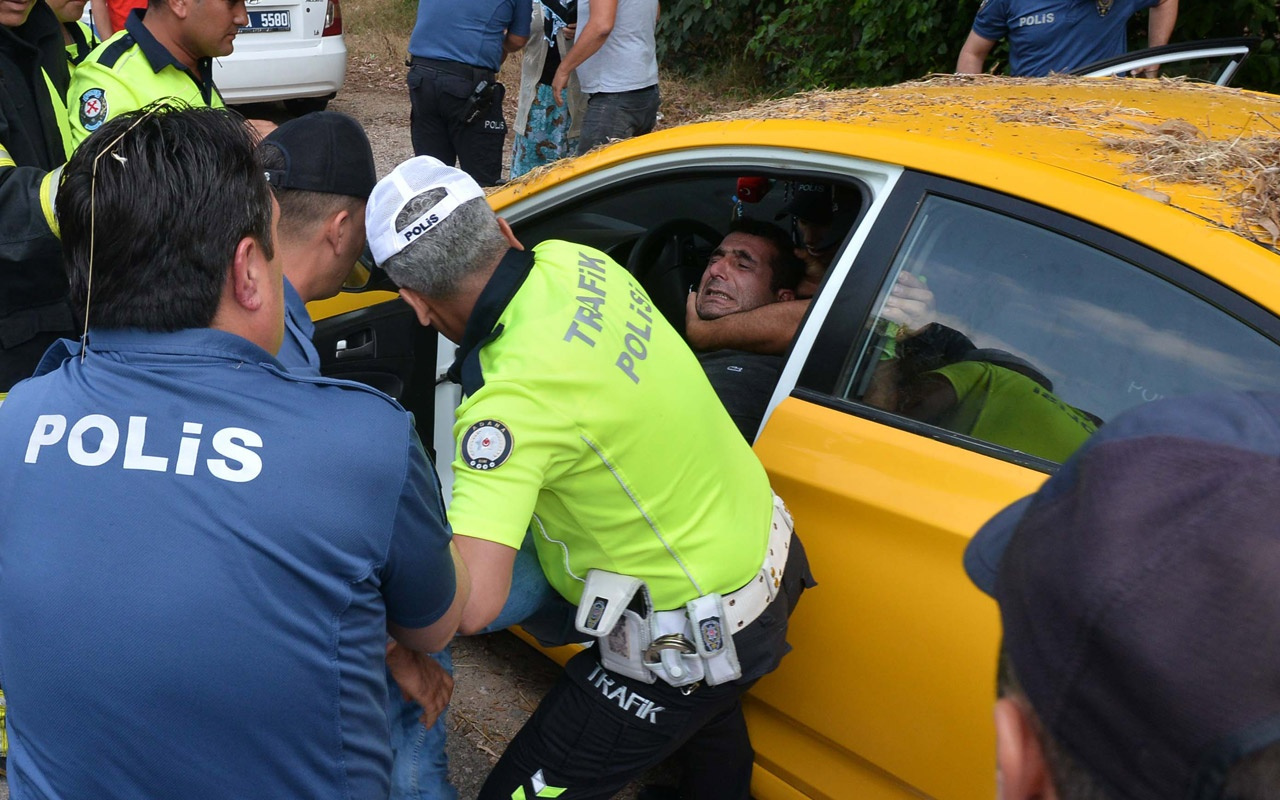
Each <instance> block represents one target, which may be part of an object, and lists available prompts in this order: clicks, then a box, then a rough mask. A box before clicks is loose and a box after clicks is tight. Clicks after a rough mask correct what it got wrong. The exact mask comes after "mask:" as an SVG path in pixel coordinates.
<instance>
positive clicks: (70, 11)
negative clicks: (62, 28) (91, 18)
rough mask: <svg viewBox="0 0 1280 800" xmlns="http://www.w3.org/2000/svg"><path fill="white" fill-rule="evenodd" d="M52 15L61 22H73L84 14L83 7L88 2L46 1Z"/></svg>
mask: <svg viewBox="0 0 1280 800" xmlns="http://www.w3.org/2000/svg"><path fill="white" fill-rule="evenodd" d="M46 2H47V3H48V4H49V8H52V9H53V13H54V14H57V15H58V20H59V21H61V22H75V21H76V20H78V19H80V17H81V16H82V15H83V14H84V6H85V3H87V2H88V0H46Z"/></svg>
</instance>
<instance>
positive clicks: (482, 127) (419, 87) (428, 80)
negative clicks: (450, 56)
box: [408, 58, 507, 186]
mask: <svg viewBox="0 0 1280 800" xmlns="http://www.w3.org/2000/svg"><path fill="white" fill-rule="evenodd" d="M482 80H487V81H489V82H490V83H492V82H493V81H494V80H496V78H495V77H494V74H493V73H492V72H489V71H487V70H482V69H477V68H474V67H469V66H467V65H466V64H454V63H453V62H448V61H435V60H431V59H425V58H414V59H412V60H411V66H410V67H409V77H408V84H409V104H410V114H409V133H410V137H411V138H412V140H413V154H414V155H417V156H433V157H435V158H438V159H440V160H441V161H443V162H444V163H445V164H448V165H449V166H453V165H454V163H455V161H456V162H457V165H458V168H459V169H461V170H462V171H463V172H466V173H467V174H468V175H470V176H471V177H472V178H474V179H475V181H476V183H478V184H480V185H481V186H495V185H497V184H499V183H501V182H502V154H503V143H504V141H505V140H506V137H507V123H506V120H505V119H503V116H502V90H501V89H499V90H498V91H497V92H496V93H495V95H494V97H493V103H492V104H491V105H490V106H489V108H488V109H487V110H485V112H484V113H482V114H480V115H479V116H478V117H476V119H474V120H472V122H471V123H470V124H467V123H465V122H463V115H464V113H465V110H466V106H467V100H468V99H469V98H470V97H471V94H472V92H474V91H475V88H476V85H477V84H478V83H479V82H480V81H482Z"/></svg>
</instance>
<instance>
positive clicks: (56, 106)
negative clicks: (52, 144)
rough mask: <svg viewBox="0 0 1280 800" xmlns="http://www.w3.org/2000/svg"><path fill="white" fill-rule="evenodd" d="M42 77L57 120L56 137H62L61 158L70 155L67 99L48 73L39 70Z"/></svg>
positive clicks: (69, 125)
mask: <svg viewBox="0 0 1280 800" xmlns="http://www.w3.org/2000/svg"><path fill="white" fill-rule="evenodd" d="M40 73H41V74H42V75H44V83H45V86H47V87H48V88H49V100H50V101H51V102H52V104H53V116H54V118H55V119H57V120H58V135H59V136H61V137H62V158H63V159H66V158H67V157H68V156H70V155H71V150H72V144H71V120H69V119H67V98H66V97H64V96H63V94H62V92H60V91H58V89H57V88H56V87H55V86H54V85H53V79H52V78H50V77H49V73H47V72H45V71H44V70H40Z"/></svg>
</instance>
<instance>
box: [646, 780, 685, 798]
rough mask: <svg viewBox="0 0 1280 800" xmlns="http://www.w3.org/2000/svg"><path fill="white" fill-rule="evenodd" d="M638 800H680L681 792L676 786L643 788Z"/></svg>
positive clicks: (649, 786)
mask: <svg viewBox="0 0 1280 800" xmlns="http://www.w3.org/2000/svg"><path fill="white" fill-rule="evenodd" d="M636 800H680V790H679V789H677V788H676V787H674V786H656V785H653V784H650V785H648V786H641V787H640V793H639V794H637V795H636Z"/></svg>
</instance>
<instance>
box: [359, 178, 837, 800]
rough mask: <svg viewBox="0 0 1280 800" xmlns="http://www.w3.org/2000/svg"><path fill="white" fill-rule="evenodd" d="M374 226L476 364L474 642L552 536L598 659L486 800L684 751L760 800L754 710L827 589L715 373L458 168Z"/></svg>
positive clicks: (461, 446) (390, 255)
mask: <svg viewBox="0 0 1280 800" xmlns="http://www.w3.org/2000/svg"><path fill="white" fill-rule="evenodd" d="M366 229H367V232H368V236H369V241H370V246H371V248H372V250H373V255H374V258H375V260H376V261H377V262H378V263H379V264H380V265H382V266H383V267H384V268H385V269H386V270H387V273H388V274H389V275H390V276H391V277H392V279H393V280H395V282H396V283H397V284H398V285H399V286H400V287H401V291H400V293H401V296H402V297H404V299H405V301H406V302H407V303H408V304H409V305H410V306H411V307H412V308H413V309H414V311H415V312H416V314H417V316H418V319H419V320H420V321H421V322H422V323H423V324H424V325H432V326H434V327H435V328H436V329H437V330H439V331H440V332H441V333H442V334H444V335H445V336H446V337H447V338H449V339H451V340H452V341H454V342H456V343H458V344H459V345H460V347H459V352H458V357H457V360H456V361H455V363H454V365H453V366H452V367H451V368H450V370H449V375H450V377H451V378H452V379H454V380H455V381H458V382H460V383H461V384H462V389H463V392H464V394H465V398H464V399H463V401H462V403H461V405H460V406H459V407H458V410H457V421H456V423H455V426H454V434H455V438H456V440H457V442H458V444H457V451H456V452H455V454H454V461H453V468H454V474H455V478H454V488H453V503H452V506H451V508H450V512H449V513H450V518H451V521H452V527H453V530H454V542H455V543H456V544H457V547H458V550H459V552H460V553H461V555H462V558H463V560H464V562H465V563H466V565H467V567H468V570H469V572H470V573H471V575H472V579H473V583H472V594H471V598H470V600H469V602H468V603H467V606H466V608H465V609H464V610H463V621H462V624H461V626H460V628H459V630H460V631H461V632H463V633H470V632H475V631H478V630H480V629H482V628H483V627H484V626H485V625H487V624H488V623H489V622H490V621H492V620H493V619H494V617H495V616H496V615H497V614H498V612H499V610H500V609H501V607H502V605H503V602H504V601H505V600H506V598H507V596H508V594H509V592H510V590H511V577H512V565H513V563H514V562H515V558H516V553H517V550H518V548H519V547H520V543H521V541H522V540H523V539H524V536H525V531H526V530H527V529H528V528H529V524H530V520H532V522H533V534H534V544H535V547H536V549H537V551H538V556H539V560H540V561H541V563H542V567H543V570H544V572H545V573H546V577H547V580H548V582H549V583H550V584H551V586H552V587H553V588H554V589H555V590H556V591H557V592H558V593H559V594H560V595H562V596H563V597H564V598H565V599H566V600H567V601H569V602H570V603H572V604H574V605H577V606H578V613H577V619H576V626H577V629H578V631H580V632H581V633H582V634H583V635H584V637H594V638H597V639H598V640H599V641H598V645H597V646H596V647H592V648H589V649H587V650H585V651H583V652H582V653H579V654H578V655H577V656H575V657H574V658H572V659H571V660H570V661H569V663H568V664H567V665H566V667H565V673H564V675H563V676H562V677H561V678H560V680H559V682H558V683H557V684H556V685H555V686H554V687H553V688H552V690H551V692H550V693H549V694H548V695H547V697H546V698H545V699H544V700H543V702H542V704H541V705H540V706H539V708H538V710H537V711H536V712H535V713H534V715H533V717H532V718H531V719H530V721H529V723H528V724H527V725H526V726H525V727H524V729H523V730H522V731H521V732H520V733H519V734H518V735H517V736H516V737H515V739H513V740H512V742H511V744H510V745H509V746H508V748H507V750H506V752H505V753H504V754H503V756H502V759H501V760H500V761H499V763H498V765H497V766H496V767H495V768H494V771H493V773H492V774H491V775H490V776H489V779H488V781H487V782H486V783H485V786H484V788H483V789H482V791H481V793H480V797H481V798H483V799H484V800H488V798H502V800H508V798H511V797H519V796H558V797H563V798H587V797H609V796H612V795H613V794H614V793H616V792H617V791H618V790H619V789H621V788H622V787H623V786H625V785H626V783H627V782H628V781H630V780H631V779H632V778H635V777H637V776H638V775H639V774H640V773H642V772H643V771H644V770H645V769H646V768H648V767H649V766H651V765H653V764H656V763H658V762H659V761H661V760H663V759H664V758H665V757H667V756H668V755H670V754H672V753H674V752H676V750H677V749H680V750H681V753H682V755H683V756H685V757H686V758H689V759H692V760H694V761H696V763H697V765H698V768H697V769H687V770H686V771H685V776H684V786H683V790H684V795H685V796H686V797H691V798H742V800H745V799H746V798H747V797H749V787H750V778H751V764H752V751H751V746H750V742H749V740H748V738H747V731H746V723H745V720H744V719H743V717H742V706H741V702H740V701H741V695H742V693H743V692H745V691H746V690H747V688H748V687H750V686H751V684H752V683H754V682H755V681H756V680H757V679H758V678H760V677H761V676H763V675H765V674H766V673H768V672H770V671H771V670H773V669H774V668H775V667H776V666H777V665H778V663H779V662H780V660H781V658H782V656H783V655H784V654H785V653H786V651H787V649H788V647H787V644H786V632H787V619H788V617H789V616H790V613H791V610H792V608H793V607H794V605H795V603H796V601H797V600H798V598H799V595H800V593H801V592H802V591H803V590H804V588H805V587H806V586H808V585H811V583H812V578H811V577H810V575H809V569H808V563H807V560H806V558H805V555H804V550H803V548H802V547H801V545H800V542H799V540H798V539H796V538H794V536H793V534H792V530H791V519H790V516H789V514H788V513H787V511H786V509H785V507H784V506H783V504H782V501H781V500H779V499H778V498H777V497H776V496H775V495H773V493H772V492H771V491H770V488H769V481H768V477H767V476H766V475H765V473H764V469H763V468H762V467H761V465H760V462H759V461H757V460H756V458H755V455H754V454H753V453H752V452H751V449H750V447H749V446H748V445H747V443H746V441H745V440H744V439H743V438H742V436H741V435H740V434H739V433H738V432H737V430H736V428H735V427H734V424H733V421H732V420H731V419H730V418H729V416H728V414H727V413H726V412H725V410H724V408H723V406H721V404H720V402H719V400H718V399H717V398H716V396H715V393H714V392H713V391H712V390H711V387H710V385H709V384H708V383H707V380H706V377H705V376H704V374H703V372H702V369H701V367H700V366H699V365H698V361H697V359H696V358H695V357H694V356H693V353H692V352H691V351H690V350H689V349H688V347H686V346H685V344H684V342H683V341H682V340H681V339H680V337H679V335H678V334H677V333H676V332H675V330H674V329H673V328H672V327H671V326H670V325H669V324H667V323H666V321H665V320H664V319H663V318H662V316H661V314H659V313H657V311H656V309H655V308H654V307H653V305H652V304H651V303H650V301H649V298H648V296H647V295H646V294H645V292H644V290H643V289H641V288H640V286H639V284H638V283H637V282H636V280H635V278H634V277H633V276H632V275H630V274H629V273H627V272H626V271H625V270H624V269H623V268H622V267H620V266H618V265H617V264H616V263H614V262H613V261H612V260H611V259H610V258H609V257H608V256H607V255H605V254H604V253H602V252H600V251H598V250H595V249H592V248H589V247H582V246H579V245H575V244H571V243H569V242H562V241H555V240H549V241H544V242H542V243H540V244H539V245H537V247H535V248H534V249H533V250H532V251H526V250H525V249H524V247H523V246H522V245H521V244H520V242H519V241H518V240H517V239H516V238H515V235H514V234H513V232H512V230H511V228H510V226H508V225H507V223H506V222H505V221H504V220H502V219H499V218H497V217H496V216H495V215H494V213H493V211H492V210H491V209H490V208H489V206H488V204H487V202H486V201H485V199H484V194H483V191H482V190H481V189H480V187H479V186H478V185H477V184H476V183H475V181H473V180H471V179H470V178H469V177H467V175H466V174H465V173H462V172H460V171H458V170H455V169H452V168H449V167H446V166H444V165H443V164H441V163H440V162H438V161H436V160H435V159H431V158H415V159H411V160H410V161H407V162H405V163H404V164H401V165H400V166H399V167H397V168H396V169H395V170H394V171H393V172H392V173H391V174H390V175H389V176H387V177H386V178H384V179H383V180H382V181H381V182H379V184H378V186H377V187H376V188H375V189H374V191H373V195H372V197H371V198H370V200H369V206H368V216H367V220H366ZM691 442H696V443H697V444H696V446H691V445H690V443H691ZM584 723H589V724H584Z"/></svg>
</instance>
